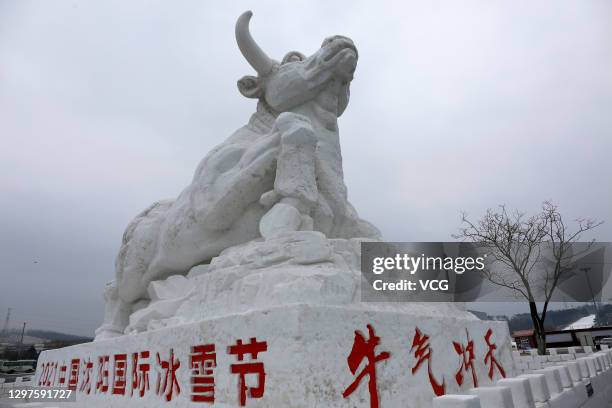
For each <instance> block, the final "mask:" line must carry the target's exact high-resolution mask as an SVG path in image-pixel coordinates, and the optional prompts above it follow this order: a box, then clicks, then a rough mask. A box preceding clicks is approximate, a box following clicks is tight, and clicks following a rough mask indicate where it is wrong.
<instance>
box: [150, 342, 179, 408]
mask: <svg viewBox="0 0 612 408" xmlns="http://www.w3.org/2000/svg"><path fill="white" fill-rule="evenodd" d="M157 364H158V365H159V368H161V371H162V372H159V373H158V374H157V385H156V387H155V389H156V391H157V395H162V394H164V395H165V396H166V401H172V396H173V395H174V392H175V390H176V394H177V395H178V394H180V393H181V387H179V383H178V381H177V380H176V370H177V369H178V368H179V367H180V366H181V362H180V361H179V360H174V349H170V358H169V359H168V361H164V360H162V359H161V357H160V356H159V353H157Z"/></svg>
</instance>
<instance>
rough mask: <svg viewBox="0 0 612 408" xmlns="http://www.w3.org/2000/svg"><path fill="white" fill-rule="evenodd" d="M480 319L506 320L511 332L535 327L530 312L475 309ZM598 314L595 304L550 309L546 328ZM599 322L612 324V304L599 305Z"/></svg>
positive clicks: (565, 324) (558, 326)
mask: <svg viewBox="0 0 612 408" xmlns="http://www.w3.org/2000/svg"><path fill="white" fill-rule="evenodd" d="M470 312H472V313H474V314H475V315H476V316H477V317H478V318H479V319H482V320H506V321H508V326H509V327H510V333H512V332H515V331H518V330H529V329H532V328H533V323H532V321H531V316H530V314H529V313H520V314H516V315H514V316H512V317H507V316H491V315H489V314H487V313H485V312H480V311H473V310H470ZM592 314H596V313H595V306H593V305H583V306H577V307H573V308H568V309H562V310H549V311H548V316H547V318H546V325H545V328H546V330H560V329H563V328H564V327H566V326H569V325H570V324H572V323H574V322H575V321H576V320H578V319H580V318H583V317H586V316H589V315H592ZM599 316H600V317H599V322H598V323H599V324H600V325H612V305H610V304H602V305H599Z"/></svg>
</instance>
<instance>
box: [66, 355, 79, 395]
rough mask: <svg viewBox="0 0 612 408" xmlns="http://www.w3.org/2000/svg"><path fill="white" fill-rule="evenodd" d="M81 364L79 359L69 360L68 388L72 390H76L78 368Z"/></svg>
mask: <svg viewBox="0 0 612 408" xmlns="http://www.w3.org/2000/svg"><path fill="white" fill-rule="evenodd" d="M80 366H81V360H79V359H78V358H73V359H72V361H70V377H68V388H69V389H71V390H72V391H76V389H77V384H78V382H79V368H80Z"/></svg>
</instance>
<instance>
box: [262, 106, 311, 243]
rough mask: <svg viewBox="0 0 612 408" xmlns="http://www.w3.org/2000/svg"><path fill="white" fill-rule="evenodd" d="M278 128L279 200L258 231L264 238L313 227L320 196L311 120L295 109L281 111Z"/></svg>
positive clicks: (277, 196)
mask: <svg viewBox="0 0 612 408" xmlns="http://www.w3.org/2000/svg"><path fill="white" fill-rule="evenodd" d="M275 131H278V132H279V133H280V136H281V141H280V143H281V147H280V152H279V155H278V159H277V164H276V179H275V181H274V191H273V192H271V193H269V194H268V195H267V196H266V197H262V199H264V200H271V198H270V195H272V196H274V197H275V198H276V199H277V200H278V202H276V204H274V205H273V206H272V208H270V210H269V211H268V212H267V213H266V214H265V215H264V216H263V217H262V219H261V221H260V223H259V231H260V233H261V235H262V236H263V237H264V238H268V237H271V236H274V235H276V234H279V233H283V232H287V231H297V230H299V229H312V218H311V217H310V215H309V213H310V210H311V208H312V207H313V206H314V205H315V204H316V202H317V198H318V194H319V193H318V190H317V180H316V175H315V150H316V147H317V137H316V135H315V133H314V130H313V128H312V125H311V123H310V120H309V119H308V118H307V117H305V116H302V115H299V114H296V113H290V112H286V113H282V114H281V115H280V116H279V117H278V118H277V120H276V123H275Z"/></svg>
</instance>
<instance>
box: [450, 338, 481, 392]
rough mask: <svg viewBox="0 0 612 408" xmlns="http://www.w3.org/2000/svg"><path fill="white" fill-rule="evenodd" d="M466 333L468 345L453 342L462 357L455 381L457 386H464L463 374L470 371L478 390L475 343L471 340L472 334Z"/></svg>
mask: <svg viewBox="0 0 612 408" xmlns="http://www.w3.org/2000/svg"><path fill="white" fill-rule="evenodd" d="M465 333H466V335H467V344H466V345H465V346H464V345H463V344H461V343H457V342H455V341H453V346H454V347H455V351H456V352H457V354H459V355H460V356H461V366H460V367H459V370H458V371H457V374H455V379H456V380H457V384H459V386H461V385H462V384H463V373H464V372H467V371H468V370H469V371H470V372H471V373H472V383H473V384H474V387H475V388H478V378H476V370H475V369H474V341H473V340H470V334H469V333H468V331H467V329H466V331H465Z"/></svg>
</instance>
